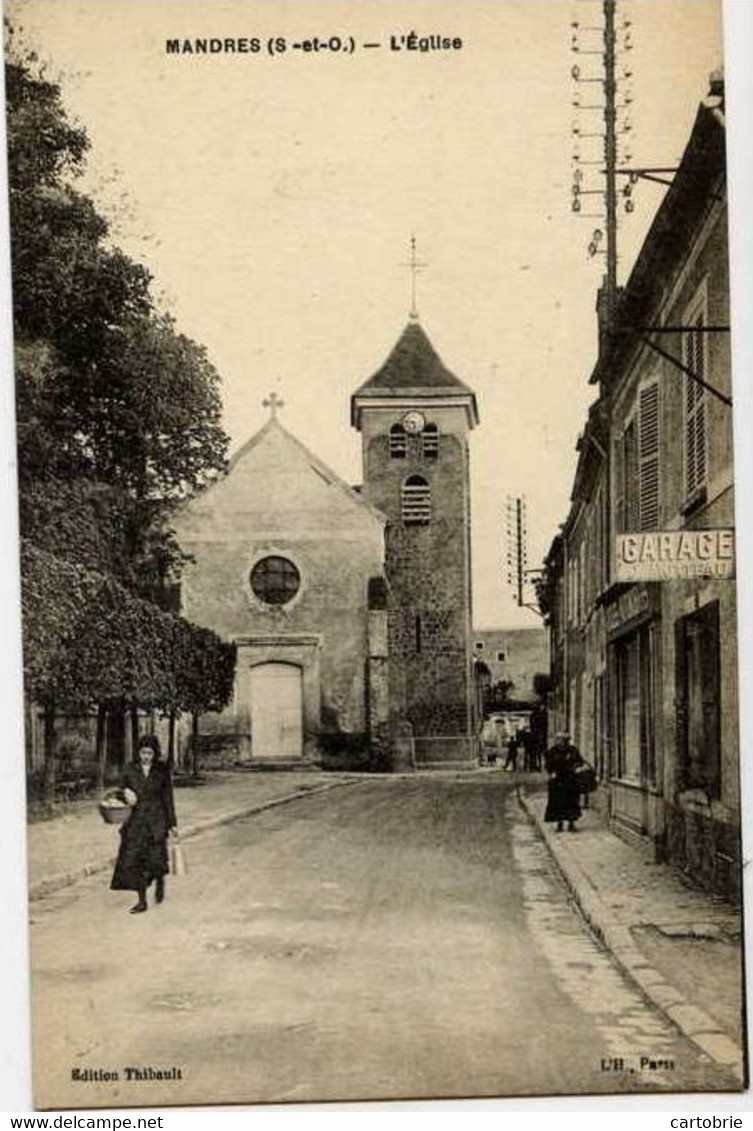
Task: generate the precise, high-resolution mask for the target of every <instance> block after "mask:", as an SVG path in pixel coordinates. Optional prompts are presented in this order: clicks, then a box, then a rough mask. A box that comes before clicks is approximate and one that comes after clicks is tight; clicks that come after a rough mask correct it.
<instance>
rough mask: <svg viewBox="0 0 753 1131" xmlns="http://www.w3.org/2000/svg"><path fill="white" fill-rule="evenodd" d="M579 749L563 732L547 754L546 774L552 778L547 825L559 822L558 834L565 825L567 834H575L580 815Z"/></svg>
mask: <svg viewBox="0 0 753 1131" xmlns="http://www.w3.org/2000/svg"><path fill="white" fill-rule="evenodd" d="M584 764H585V762H584V759H583V758H582V757H581V754H580V751H579V750H578V748H577V746H573V744H572V743H571V741H570V735H569V734H568V733H567V731H560V733H559V734H558V735H557V736H556V738H555V743H554V746H552V747H551V748H550V749H549V750H548V751H547V754H546V770H547V773H548V774H549V796H548V799H547V806H546V813H545V815H544V820H545V821H550V822H551V821H556V822H557V828H556V830H555V831H556V832H558V833H561V832H562V830H563V828H564V822H565V821H567V823H568V830H569V831H570V832H571V833H574V832H575V822H576V821H577V820H578V818H579V817H580V815H581V811H580V792H581V786H580V782H579V781H578V775H577V772H576V771H577V769H578V767H579V766H582V765H584Z"/></svg>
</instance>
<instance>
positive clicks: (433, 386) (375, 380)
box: [355, 322, 471, 397]
mask: <svg viewBox="0 0 753 1131" xmlns="http://www.w3.org/2000/svg"><path fill="white" fill-rule="evenodd" d="M421 390H426V392H427V393H430V394H436V393H438V392H447V393H453V392H455V393H465V394H470V393H471V390H470V389H469V387H468V386H467V385H466V384H464V382H463V381H461V380H460V379H459V378H458V377H456V376H455V374H454V373H450V371H449V369H447V368H446V367H445V365H444V363H443V362H442V359H441V358H440V356H439V354H438V353H437V351H436V350H435V349H434V346H433V345H432V344H431V342H430V341H429V339H428V337H427V335H426V332H425V331H424V329H423V328H422V326H421V325H420V324H419V323H418V322H409V323H408V325H407V326H406V327H405V329H404V330H403V332H402V334H401V335H400V337H399V338H398V341H397V343H396V345H395V346H394V347H393V349H392V352H391V353H390V355H389V357H388V358H387V360H386V361H385V363H384V365H383V366H382V367H381V369H378V370H377V372H376V373H375V374H374V375H373V376H372V377H370V378H369V379H368V381H365V382H364V384H363V385H361V387H360V388H359V389H358V390H357V391H356V394H355V395H356V396H357V397H358V396H369V395H370V394H373V395H375V396H376V395H379V396H385V395H386V396H389V395H390V394H391V393H393V392H408V391H410V392H411V393H416V392H420V391H421Z"/></svg>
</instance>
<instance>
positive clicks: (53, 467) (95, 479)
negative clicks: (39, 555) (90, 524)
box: [6, 28, 228, 584]
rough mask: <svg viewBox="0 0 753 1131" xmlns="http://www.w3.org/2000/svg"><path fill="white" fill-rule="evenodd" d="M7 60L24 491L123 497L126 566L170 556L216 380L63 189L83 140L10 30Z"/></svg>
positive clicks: (78, 196) (213, 467)
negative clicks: (155, 554)
mask: <svg viewBox="0 0 753 1131" xmlns="http://www.w3.org/2000/svg"><path fill="white" fill-rule="evenodd" d="M9 52H10V59H9V62H8V63H7V65H6V86H7V116H8V137H9V145H8V153H9V181H10V206H11V253H12V257H13V274H14V288H13V304H14V329H15V338H16V347H17V367H16V382H17V419H18V437H19V478H20V484H21V490H22V492H24V491H26V490H29V489H33V490H35V491H36V492H37V497H38V494H39V484H40V483H44V484H48V483H53V484H54V483H55V481H57V482H58V483H60V482H65V483H71V482H73V481H81V482H84V481H85V482H86V483H88V484H92V483H94V484H96V485H97V490H99V488H100V487H102V486H103V485H105V486H107V487H108V488H110V489H111V491H113V492H120V493H121V501H120V506H121V509H122V511H123V512H124V514H123V526H124V527H127V528H128V530H129V537H130V539H131V546H130V551H129V552H130V557H131V559H132V562H134V563H135V562H136V561H139V560H141V559H144V558H145V557H148V551H150V550H152V551H158V550H159V546H160V541H161V543H162V546H163V549H165V548H166V549H167V550H168V556H170V555H171V554H172V551H173V550H174V547H171V546H170V544H169V543H170V538H169V526H168V524H166V522H165V518H166V516H167V515H168V514H169V511H170V507H171V506H172V505H173V504H174V503H175V502H176V501H178V500H181V499H183V498H185V497H187V496H188V495H190V494H191V493H192V492H195V491H196V490H197V489H198V488H200V487H201V486H202V485H203V484H204V483H205V482H206V481H207V480H208V479H209V478H211V477H212V476H214V475H216V474H217V473H218V472H220V471H222V470H223V469H224V467H225V461H226V455H227V444H228V441H227V437H226V435H225V433H224V432H223V430H222V427H221V410H222V405H221V398H220V379H219V376H218V374H217V372H216V370H215V369H214V367H213V366H212V365H211V363H210V361H209V359H208V357H207V355H206V351H205V350H204V348H203V347H201V346H199V345H197V344H196V343H195V342H193V341H191V339H189V338H187V337H186V336H185V335H183V334H181V333H179V332H178V330H177V328H176V326H175V323H174V321H173V319H172V318H171V317H170V316H169V315H168V314H166V313H164V312H163V311H160V310H158V309H157V307H156V305H155V302H154V300H153V297H152V295H151V292H150V282H151V278H150V275H149V272H148V271H147V270H146V268H144V267H143V266H141V265H140V264H137V263H134V262H133V261H132V260H131V259H129V258H128V256H126V255H124V254H123V252H122V251H121V250H119V249H118V248H115V247H112V246H110V244H109V243H108V225H107V222H106V220H105V219H104V218H103V217H102V216H101V215H100V214H99V212H98V211H97V208H96V206H95V205H94V203H93V202H92V201H91V200H90V199H89V198H88V197H86V196H85V195H84V194H82V193H81V192H79V191H77V190H76V189H75V188H74V187H73V184H72V182H73V181H75V179H76V178H77V177H78V176H79V175H80V174H81V172H82V171H83V169H84V167H85V158H86V154H87V152H88V149H89V141H88V138H87V136H86V132H85V131H84V130H83V129H82V128H81V127H79V126H77V125H74V124H72V123H71V122H70V120H69V118H68V116H67V114H66V111H65V108H64V106H63V103H62V98H61V92H60V88H59V86H58V84H56V83H52V82H50V81H49V80H48V79H47V78H46V77H45V76H44V73H43V68H42V67H41V66H40V64H39V62H38V60H36V58H35V56H34V55H33V53H29V52H28V51H25V50H24V49H23V48H22V47H21V46H20V45H19V44H18V42H17V41H16V40H15V39H14V34H13V30H12V28H11V34H10V49H9ZM52 490H53V492H55V491H57V493H58V494H59V491H58V490H57V488H55V487H54V486H53V488H52ZM29 509H30V508H28V507H27V508H23V511H22V513H23V515H24V516H25V515H26V514H28V512H29ZM155 532H157V534H158V537H156V538H155ZM141 564H142V565H144V566H145V567H146V568H147V572H149V568H150V565H149V563H148V562H144V561H142V563H141ZM157 572H159V570H158V571H157ZM122 578H123V580H125V581H126V582H127V583H130V579H129V578H128V577H127V576H126V574H125V573H124V574H122ZM150 584H151V582H150Z"/></svg>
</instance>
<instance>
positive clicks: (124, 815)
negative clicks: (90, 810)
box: [98, 789, 131, 825]
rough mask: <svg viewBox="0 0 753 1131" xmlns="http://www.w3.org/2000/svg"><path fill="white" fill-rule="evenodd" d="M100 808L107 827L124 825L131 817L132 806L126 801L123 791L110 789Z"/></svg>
mask: <svg viewBox="0 0 753 1131" xmlns="http://www.w3.org/2000/svg"><path fill="white" fill-rule="evenodd" d="M98 808H99V811H100V813H101V814H102V820H103V821H104V822H105V824H107V825H124V824H125V822H126V821H127V820H128V818H129V817H130V815H131V806H130V805H129V804H128V802H127V801H126V798H125V790H123V789H108V790H107V792H106V793H105V794H104V796H103V797H102V800H101V801H100V803H99V806H98Z"/></svg>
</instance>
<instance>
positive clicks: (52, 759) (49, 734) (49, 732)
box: [44, 702, 58, 805]
mask: <svg viewBox="0 0 753 1131" xmlns="http://www.w3.org/2000/svg"><path fill="white" fill-rule="evenodd" d="M57 747H58V736H57V728H56V726H55V704H54V703H52V702H50V703H45V706H44V800H45V801H46V802H47V803H48V804H50V805H51V804H52V803H53V802H54V800H55V782H56V778H57V761H58V749H57Z"/></svg>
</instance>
